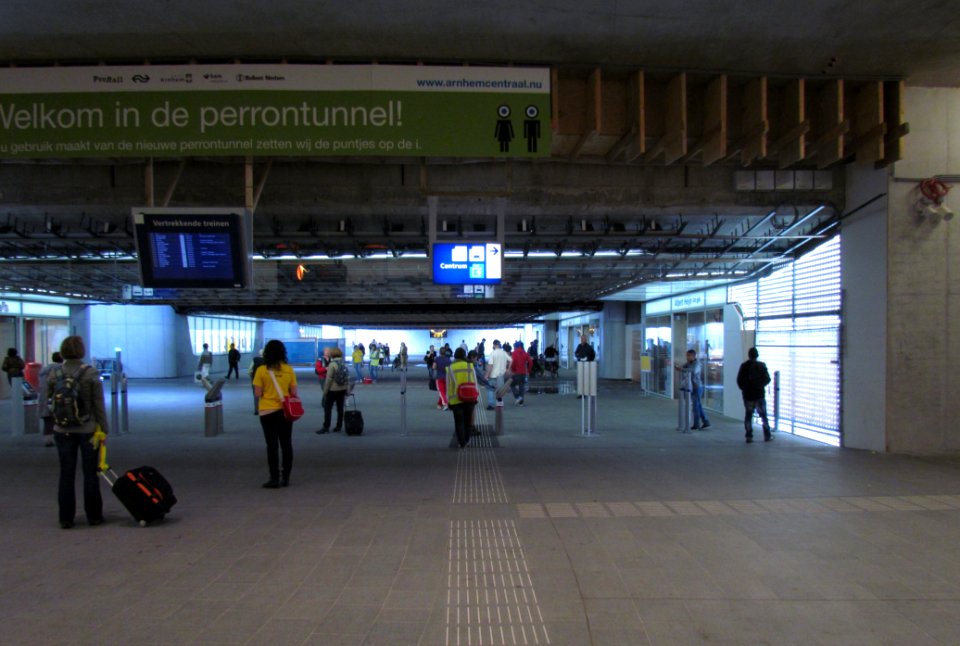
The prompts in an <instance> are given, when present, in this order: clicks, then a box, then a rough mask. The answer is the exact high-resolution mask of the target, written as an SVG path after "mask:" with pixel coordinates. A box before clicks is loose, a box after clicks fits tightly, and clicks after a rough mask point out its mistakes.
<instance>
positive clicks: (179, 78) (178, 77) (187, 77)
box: [148, 72, 193, 83]
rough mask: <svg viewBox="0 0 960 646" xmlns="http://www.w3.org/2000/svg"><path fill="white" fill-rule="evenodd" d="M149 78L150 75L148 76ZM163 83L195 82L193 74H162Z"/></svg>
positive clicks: (161, 80)
mask: <svg viewBox="0 0 960 646" xmlns="http://www.w3.org/2000/svg"><path fill="white" fill-rule="evenodd" d="M148 78H149V77H148ZM160 82H161V83H193V74H191V73H189V72H188V73H186V74H173V75H171V76H161V77H160Z"/></svg>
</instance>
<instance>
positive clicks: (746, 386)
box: [737, 348, 773, 444]
mask: <svg viewBox="0 0 960 646" xmlns="http://www.w3.org/2000/svg"><path fill="white" fill-rule="evenodd" d="M747 356H748V357H750V358H749V359H747V360H746V361H744V362H743V363H742V364H740V371H739V372H738V373H737V386H738V387H739V388H740V390H741V391H742V392H743V408H744V416H743V427H744V428H745V429H746V431H747V444H749V443H750V442H753V411H754V410H756V411H757V413H758V414H759V415H760V421H761V422H763V441H764V442H769V441H770V440H772V439H773V435H771V434H770V422H769V421H767V402H766V399H765V398H764V391H765V389H766V387H767V384H769V383H770V373H769V372H767V364H765V363H764V362H762V361H757V357H759V356H760V353H759V352H757V349H756V348H750V350H749V351H748V352H747Z"/></svg>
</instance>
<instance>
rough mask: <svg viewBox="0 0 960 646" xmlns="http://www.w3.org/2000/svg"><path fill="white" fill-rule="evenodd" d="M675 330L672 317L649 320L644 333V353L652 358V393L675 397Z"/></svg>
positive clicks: (657, 317) (650, 388)
mask: <svg viewBox="0 0 960 646" xmlns="http://www.w3.org/2000/svg"><path fill="white" fill-rule="evenodd" d="M672 341H673V328H672V327H671V326H670V316H656V317H652V318H650V319H648V320H647V326H646V329H645V331H644V352H645V353H646V354H647V356H649V357H650V377H649V379H650V382H649V384H648V386H647V387H648V388H649V390H650V392H654V393H657V394H658V395H665V396H667V397H672V396H673V369H672V368H673V365H672V363H673V359H672V357H673V343H672Z"/></svg>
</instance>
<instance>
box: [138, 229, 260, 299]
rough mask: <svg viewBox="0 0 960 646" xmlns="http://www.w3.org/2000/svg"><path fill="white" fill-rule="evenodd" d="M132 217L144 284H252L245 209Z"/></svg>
mask: <svg viewBox="0 0 960 646" xmlns="http://www.w3.org/2000/svg"><path fill="white" fill-rule="evenodd" d="M133 222H134V230H135V233H136V242H137V256H138V258H139V261H140V276H141V281H142V283H143V286H144V287H154V288H179V289H189V288H204V287H209V288H234V287H246V286H247V285H248V283H249V278H248V276H249V272H248V264H249V252H248V250H247V245H246V243H245V239H246V236H245V234H244V229H245V220H244V216H243V214H241V213H200V212H197V213H192V212H176V213H169V212H156V213H151V212H143V211H140V212H134V214H133Z"/></svg>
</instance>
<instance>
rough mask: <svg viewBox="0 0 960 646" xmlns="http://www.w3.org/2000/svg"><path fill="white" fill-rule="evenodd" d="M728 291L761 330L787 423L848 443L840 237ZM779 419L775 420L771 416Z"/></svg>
mask: <svg viewBox="0 0 960 646" xmlns="http://www.w3.org/2000/svg"><path fill="white" fill-rule="evenodd" d="M728 298H729V299H730V302H731V303H737V304H738V305H739V306H740V308H741V310H742V311H743V313H744V317H745V318H744V327H745V328H746V329H748V330H756V346H757V349H758V350H759V351H760V360H761V361H763V362H765V363H766V364H767V367H768V369H769V371H770V374H771V376H774V374H775V373H779V391H778V392H774V388H773V384H771V385H770V387H769V389H768V391H767V409H768V411H769V412H770V414H771V415H773V414H774V413H775V412H776V416H777V418H778V419H777V423H778V427H779V429H780V430H783V431H786V432H789V433H795V434H796V435H802V436H804V437H808V438H811V439H815V440H818V441H821V442H825V443H827V444H833V445H838V444H840V438H841V429H840V323H841V318H840V308H841V301H840V299H841V290H840V237H839V236H836V237H834V238H832V239H831V240H828V241H827V242H825V243H823V244H822V245H820V246H819V247H818V248H817V249H815V250H813V251H811V252H810V253H808V254H807V255H805V256H803V257H801V258H799V259H798V260H797V261H796V262H794V263H791V264H790V265H787V266H786V267H783V268H781V269H778V270H777V271H775V272H773V273H772V274H770V275H769V276H767V277H766V278H762V279H760V280H759V281H755V282H752V283H747V284H743V285H735V286H732V287H730V288H729V290H728ZM771 421H772V420H771Z"/></svg>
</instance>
